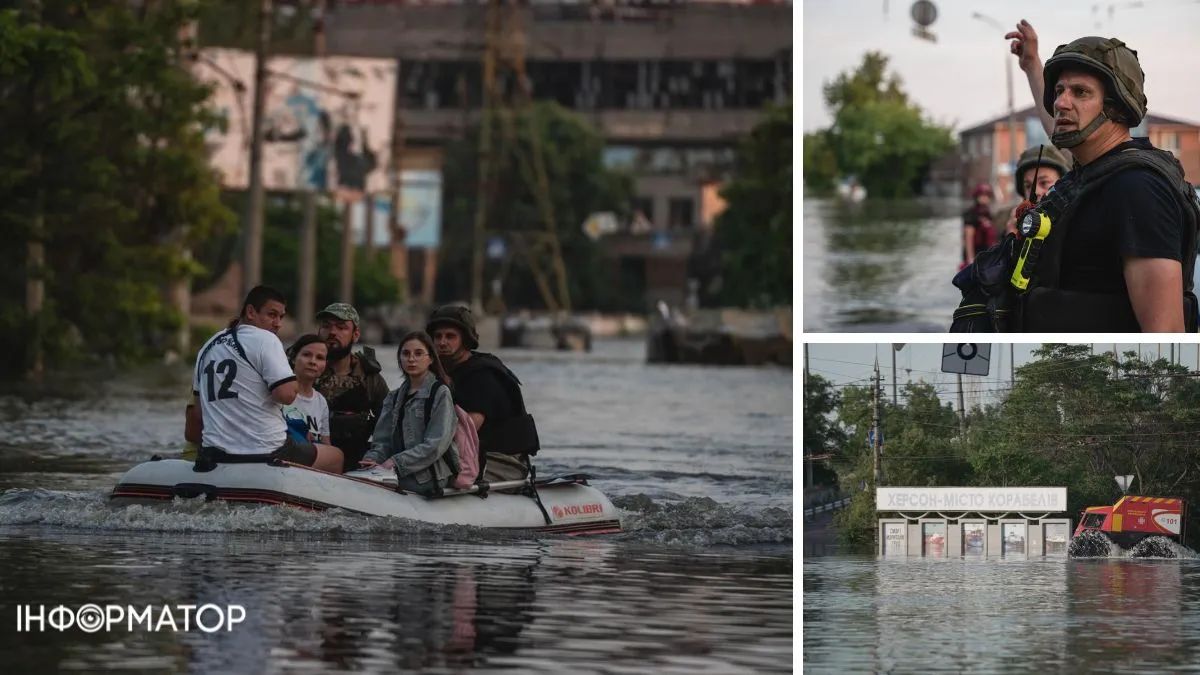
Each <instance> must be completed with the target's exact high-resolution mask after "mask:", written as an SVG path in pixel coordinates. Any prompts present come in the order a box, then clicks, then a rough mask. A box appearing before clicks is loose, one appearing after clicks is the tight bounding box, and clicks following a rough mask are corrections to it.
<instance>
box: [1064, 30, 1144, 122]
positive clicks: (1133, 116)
mask: <svg viewBox="0 0 1200 675" xmlns="http://www.w3.org/2000/svg"><path fill="white" fill-rule="evenodd" d="M1074 67H1081V68H1083V69H1085V70H1088V71H1090V72H1092V73H1094V74H1096V75H1098V76H1099V77H1100V79H1101V80H1103V81H1104V88H1105V91H1104V94H1105V98H1111V99H1113V100H1115V101H1117V102H1118V103H1119V104H1120V105H1121V107H1123V108H1125V111H1126V113H1127V114H1128V115H1129V120H1130V122H1129V126H1131V127H1135V126H1137V125H1138V124H1139V123H1140V122H1141V121H1142V118H1143V117H1145V116H1146V93H1145V91H1144V90H1143V89H1144V87H1145V83H1146V74H1145V73H1144V72H1142V66H1141V64H1140V63H1138V58H1137V52H1136V51H1134V50H1132V49H1130V48H1129V47H1128V46H1127V45H1126V44H1125V43H1124V42H1121V41H1120V40H1118V39H1117V38H1102V37H1096V36H1091V37H1082V38H1079V39H1078V40H1075V41H1074V42H1069V43H1067V44H1065V45H1059V46H1058V49H1055V50H1054V56H1051V57H1050V59H1049V60H1048V61H1046V66H1045V67H1044V68H1043V69H1042V75H1043V77H1044V78H1045V89H1044V91H1043V93H1042V107H1044V108H1045V109H1046V112H1048V113H1050V114H1051V115H1054V99H1055V98H1057V96H1055V94H1054V87H1055V85H1057V84H1058V78H1059V76H1060V75H1062V71H1064V70H1067V69H1070V68H1074Z"/></svg>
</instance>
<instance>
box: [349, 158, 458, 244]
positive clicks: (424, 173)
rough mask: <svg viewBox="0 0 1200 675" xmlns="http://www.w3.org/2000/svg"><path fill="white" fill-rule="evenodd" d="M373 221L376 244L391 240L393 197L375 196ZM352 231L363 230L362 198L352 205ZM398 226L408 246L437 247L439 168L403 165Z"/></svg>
mask: <svg viewBox="0 0 1200 675" xmlns="http://www.w3.org/2000/svg"><path fill="white" fill-rule="evenodd" d="M371 201H372V204H373V206H374V213H373V216H372V217H373V218H374V220H373V221H372V223H373V224H374V239H375V241H374V242H373V243H374V244H375V245H376V246H383V245H386V244H388V243H389V242H390V241H391V233H390V232H389V231H388V223H389V222H390V220H391V216H392V200H391V198H390V197H387V196H376V197H375V198H373V199H372V200H371ZM353 218H354V220H353V227H354V231H355V232H359V233H363V232H365V231H366V228H367V225H366V222H367V221H366V207H365V205H364V204H363V203H362V202H361V200H360V201H359V202H357V203H355V205H354V211H353ZM400 227H401V229H403V230H404V243H405V245H406V246H408V247H409V248H413V249H416V248H437V247H438V246H439V245H440V244H441V241H442V172H441V171H434V170H424V169H421V170H418V169H405V170H404V171H401V172H400Z"/></svg>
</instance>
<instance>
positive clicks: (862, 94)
mask: <svg viewBox="0 0 1200 675" xmlns="http://www.w3.org/2000/svg"><path fill="white" fill-rule="evenodd" d="M887 63H888V58H887V57H886V56H884V55H882V54H880V53H878V52H868V53H867V54H865V55H864V56H863V61H862V64H861V65H860V66H859V67H858V68H857V69H856V70H854V71H853V72H851V73H842V74H841V75H839V76H838V77H837V78H836V79H835V80H834V81H833V82H832V83H829V84H827V85H825V88H824V91H825V103H826V105H828V106H829V108H830V110H831V111H832V112H833V124H832V126H831V127H830V128H829V129H827V130H824V131H822V132H820V133H819V134H812V135H809V136H806V137H805V138H806V141H807V140H808V138H810V137H814V139H819V140H817V142H816V144H815V147H814V150H813V156H812V157H813V159H814V160H816V161H815V162H814V163H813V164H812V165H811V167H810V165H809V164H807V163H806V164H805V176H804V179H805V183H806V185H808V184H811V185H812V186H813V188H814V189H815V190H818V191H819V190H821V189H823V188H826V187H827V186H828V185H829V183H830V173H831V168H832V169H834V173H840V174H844V175H855V176H857V177H858V180H859V182H860V183H862V185H863V186H864V187H865V188H866V189H867V192H868V194H869V195H871V196H878V197H906V196H909V195H911V194H913V193H914V192H915V191H918V190H919V188H920V184H921V182H922V181H923V179H924V176H925V175H926V174H927V173H928V171H929V167H930V165H932V164H933V163H934V161H936V160H937V159H938V158H939V157H941V156H942V155H944V154H945V153H946V152H948V151H949V150H950V149H952V148H953V147H954V139H953V137H952V136H951V133H950V129H948V128H945V127H941V126H938V125H935V124H932V123H930V122H927V121H925V120H924V118H923V117H922V114H921V109H920V108H919V107H917V106H916V105H914V104H913V103H911V102H910V101H909V100H908V95H907V94H905V93H904V91H903V89H902V88H901V81H900V78H899V77H898V76H896V75H895V74H892V75H891V76H889V75H888V74H887ZM830 157H832V164H833V166H832V167H831V164H830V161H829V159H830ZM808 158H809V154H808V152H807V150H806V152H805V159H806V160H807V159H808Z"/></svg>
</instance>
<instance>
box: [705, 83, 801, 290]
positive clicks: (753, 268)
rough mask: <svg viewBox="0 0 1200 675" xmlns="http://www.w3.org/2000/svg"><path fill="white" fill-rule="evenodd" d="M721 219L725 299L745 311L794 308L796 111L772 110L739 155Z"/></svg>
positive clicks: (718, 227) (724, 193) (725, 191)
mask: <svg viewBox="0 0 1200 675" xmlns="http://www.w3.org/2000/svg"><path fill="white" fill-rule="evenodd" d="M721 197H722V198H723V199H725V201H726V203H727V205H728V206H727V208H726V209H725V211H723V212H722V213H721V215H720V216H718V217H717V221H716V235H717V246H718V248H719V250H721V251H722V265H721V287H722V291H721V295H722V299H723V300H724V302H726V303H728V304H733V305H740V306H759V307H770V306H773V305H790V304H791V303H792V224H793V223H792V106H791V105H790V104H789V105H787V106H783V107H773V106H772V107H769V108H767V114H766V117H765V119H763V120H762V121H761V122H759V123H758V124H757V125H755V127H754V129H752V130H751V131H750V135H749V136H747V137H746V138H745V139H744V140H743V141H742V143H741V146H740V147H739V149H738V159H737V170H736V174H735V176H734V178H733V180H732V181H730V183H729V184H728V185H726V186H725V188H724V189H723V190H721Z"/></svg>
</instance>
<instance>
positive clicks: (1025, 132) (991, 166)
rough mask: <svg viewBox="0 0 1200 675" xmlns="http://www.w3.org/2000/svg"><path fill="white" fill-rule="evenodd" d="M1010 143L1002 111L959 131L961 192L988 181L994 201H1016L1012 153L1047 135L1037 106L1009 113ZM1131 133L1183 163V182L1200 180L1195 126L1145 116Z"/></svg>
mask: <svg viewBox="0 0 1200 675" xmlns="http://www.w3.org/2000/svg"><path fill="white" fill-rule="evenodd" d="M1014 121H1015V125H1014V126H1015V127H1016V134H1015V139H1016V143H1015V144H1010V143H1009V138H1010V133H1009V123H1008V116H1007V115H1004V116H1001V117H997V118H995V119H992V120H988V121H987V122H984V123H982V124H979V125H976V126H974V127H971V128H969V129H967V130H965V131H963V132H961V133H960V134H959V136H960V139H961V142H960V145H959V156H960V161H961V166H962V172H961V176H962V182H961V186H960V187H961V190H962V191H961V194H962V195H963V196H964V197H967V196H968V195H970V192H971V189H972V188H973V187H974V186H976V185H978V184H980V183H988V184H990V185H991V186H992V187H993V188H994V189H995V190H996V197H997V200H998V201H999V203H1008V202H1016V201H1018V200H1019V199H1020V198H1019V197H1018V196H1017V193H1016V189H1015V185H1016V183H1015V182H1014V178H1013V165H1014V164H1015V162H1016V157H1014V156H1013V154H1012V148H1013V147H1014V146H1015V150H1016V155H1017V156H1020V154H1021V152H1023V151H1024V150H1025V148H1028V147H1030V146H1031V145H1036V144H1039V143H1049V142H1050V139H1049V137H1048V136H1047V135H1046V131H1045V129H1043V128H1042V122H1041V120H1040V119H1039V118H1038V114H1037V109H1036V108H1034V107H1032V106H1030V107H1028V108H1025V109H1024V110H1020V111H1018V112H1016V113H1015V115H1014ZM1130 131H1131V133H1132V134H1133V136H1134V137H1148V138H1149V139H1150V142H1151V143H1153V144H1154V146H1155V147H1157V148H1161V149H1163V150H1169V151H1170V152H1172V153H1173V154H1174V155H1175V156H1176V157H1177V158H1178V159H1179V161H1180V163H1181V164H1183V170H1184V174H1185V177H1186V178H1187V180H1188V182H1190V183H1191V184H1192V185H1197V184H1200V125H1197V124H1192V123H1189V122H1184V121H1180V120H1178V119H1173V118H1170V117H1164V116H1161V115H1155V114H1147V115H1146V117H1145V119H1143V120H1142V122H1141V124H1139V125H1138V126H1137V127H1135V128H1134V129H1131V130H1130Z"/></svg>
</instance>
